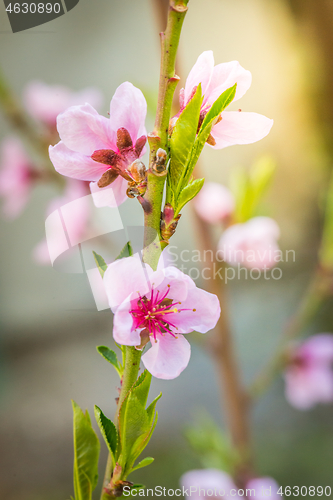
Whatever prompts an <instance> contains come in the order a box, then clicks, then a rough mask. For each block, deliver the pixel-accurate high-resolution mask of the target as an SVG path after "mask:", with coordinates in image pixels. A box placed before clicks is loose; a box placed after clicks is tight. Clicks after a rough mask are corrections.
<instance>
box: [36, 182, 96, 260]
mask: <svg viewBox="0 0 333 500" xmlns="http://www.w3.org/2000/svg"><path fill="white" fill-rule="evenodd" d="M88 191H89V188H88V186H87V183H85V182H82V181H77V180H75V179H69V180H68V182H67V185H66V188H65V191H64V193H63V194H62V195H61V196H57V197H56V198H54V199H53V200H51V202H50V203H49V205H48V207H47V210H46V217H48V216H49V215H50V214H52V213H53V212H55V211H56V210H58V209H60V208H61V207H64V206H65V205H67V203H70V202H72V201H74V200H77V199H79V198H80V199H81V202H80V203H78V204H76V205H75V206H73V205H72V206H71V214H70V217H67V218H66V232H67V234H70V237H71V239H72V240H75V241H82V240H84V239H85V237H86V235H87V231H88V223H89V216H90V209H89V201H88V199H87V194H89V192H88ZM33 257H34V260H35V261H36V262H37V263H38V264H40V265H50V264H51V259H50V253H49V248H48V244H47V241H46V238H44V239H43V240H42V241H40V242H39V243H38V245H37V246H36V247H35V248H34V250H33Z"/></svg>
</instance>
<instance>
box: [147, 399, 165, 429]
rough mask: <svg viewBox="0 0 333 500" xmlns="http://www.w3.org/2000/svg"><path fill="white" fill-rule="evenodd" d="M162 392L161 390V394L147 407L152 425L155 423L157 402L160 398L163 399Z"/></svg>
mask: <svg viewBox="0 0 333 500" xmlns="http://www.w3.org/2000/svg"><path fill="white" fill-rule="evenodd" d="M161 397H162V393H161V392H160V393H159V395H158V396H157V397H156V398H155V399H154V401H153V402H152V403H150V405H149V406H148V408H147V415H148V419H149V422H150V424H151V425H153V420H154V413H155V408H156V403H157V401H158V400H159V399H161Z"/></svg>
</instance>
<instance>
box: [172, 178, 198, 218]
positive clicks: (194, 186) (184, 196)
mask: <svg viewBox="0 0 333 500" xmlns="http://www.w3.org/2000/svg"><path fill="white" fill-rule="evenodd" d="M204 182H205V179H195V180H194V181H192V182H191V183H190V184H188V186H186V187H184V189H183V190H182V191H181V192H180V195H179V197H178V200H177V204H176V210H175V216H176V215H178V214H179V212H180V211H181V210H182V208H183V207H184V205H186V203H188V202H189V201H191V200H192V199H193V198H194V197H195V196H196V195H197V194H198V193H199V191H200V189H201V188H202V186H203V185H204Z"/></svg>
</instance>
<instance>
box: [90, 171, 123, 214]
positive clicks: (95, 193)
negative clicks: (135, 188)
mask: <svg viewBox="0 0 333 500" xmlns="http://www.w3.org/2000/svg"><path fill="white" fill-rule="evenodd" d="M127 184H128V182H127V181H126V180H125V179H124V178H123V177H121V176H120V175H119V177H117V179H116V180H115V181H113V182H112V184H110V185H109V186H106V187H105V188H99V187H98V185H97V182H91V183H90V191H91V194H92V197H93V200H94V204H95V206H96V207H98V208H101V207H111V208H113V207H119V205H121V204H122V203H124V202H125V201H126V200H127V199H128V198H127V194H126V191H127Z"/></svg>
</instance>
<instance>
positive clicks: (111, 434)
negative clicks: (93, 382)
mask: <svg viewBox="0 0 333 500" xmlns="http://www.w3.org/2000/svg"><path fill="white" fill-rule="evenodd" d="M95 418H96V422H97V423H98V426H99V428H100V431H101V433H102V436H103V438H104V440H105V442H106V445H107V447H108V449H109V452H110V453H111V456H112V462H113V467H115V465H116V458H117V446H118V432H117V429H116V426H115V425H114V423H113V422H111V420H110V419H109V418H107V417H106V416H105V415H104V413H103V412H102V410H101V409H100V408H99V407H98V406H96V405H95Z"/></svg>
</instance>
